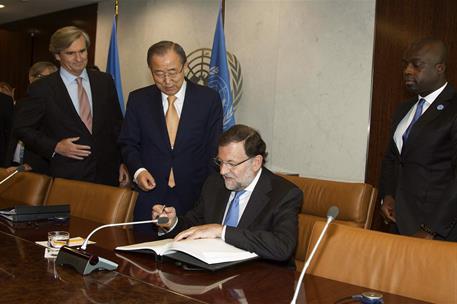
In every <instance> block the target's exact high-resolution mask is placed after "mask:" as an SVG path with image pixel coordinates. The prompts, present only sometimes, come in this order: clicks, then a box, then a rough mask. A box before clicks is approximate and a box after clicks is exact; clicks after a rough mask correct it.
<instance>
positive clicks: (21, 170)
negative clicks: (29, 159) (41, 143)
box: [0, 165, 25, 185]
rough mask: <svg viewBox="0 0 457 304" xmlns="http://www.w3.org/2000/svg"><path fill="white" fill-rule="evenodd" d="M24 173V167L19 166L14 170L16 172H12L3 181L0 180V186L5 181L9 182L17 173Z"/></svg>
mask: <svg viewBox="0 0 457 304" xmlns="http://www.w3.org/2000/svg"><path fill="white" fill-rule="evenodd" d="M24 171H25V166H24V165H20V166H18V167H17V168H16V170H14V171H13V173H11V174H10V175H8V176H7V177H5V178H4V179H2V181H1V182H0V185H1V184H3V183H4V182H6V181H7V180H9V179H10V178H12V177H13V176H14V175H15V174H16V173H18V172H24Z"/></svg>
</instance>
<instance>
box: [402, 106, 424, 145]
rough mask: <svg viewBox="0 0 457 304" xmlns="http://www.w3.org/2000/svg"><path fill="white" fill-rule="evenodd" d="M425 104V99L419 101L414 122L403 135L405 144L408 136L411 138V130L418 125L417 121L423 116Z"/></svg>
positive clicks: (412, 121)
mask: <svg viewBox="0 0 457 304" xmlns="http://www.w3.org/2000/svg"><path fill="white" fill-rule="evenodd" d="M424 103H425V99H424V98H421V99H420V100H419V103H418V104H417V107H416V112H415V113H414V117H413V120H411V123H410V124H409V126H408V128H407V129H406V131H405V133H403V136H402V138H403V143H405V142H406V140H407V139H408V136H409V132H411V129H412V127H413V125H414V124H415V123H416V121H417V120H418V119H419V117H421V115H422V109H423V108H424Z"/></svg>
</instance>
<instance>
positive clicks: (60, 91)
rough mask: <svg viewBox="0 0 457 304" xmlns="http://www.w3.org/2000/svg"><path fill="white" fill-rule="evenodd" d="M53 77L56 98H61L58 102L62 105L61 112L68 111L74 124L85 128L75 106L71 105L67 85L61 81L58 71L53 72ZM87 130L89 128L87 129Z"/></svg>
mask: <svg viewBox="0 0 457 304" xmlns="http://www.w3.org/2000/svg"><path fill="white" fill-rule="evenodd" d="M53 75H54V77H55V84H56V87H55V91H56V98H59V99H61V101H57V102H59V104H60V105H61V106H62V113H68V115H70V116H71V118H70V119H71V120H72V121H74V122H75V123H76V124H78V126H79V127H81V128H84V129H85V130H87V128H86V125H85V124H84V123H83V121H82V120H81V117H80V116H79V114H78V112H77V111H76V109H75V106H74V105H73V102H72V101H71V97H70V94H68V90H67V87H66V86H65V83H64V82H63V80H62V78H61V77H60V73H59V72H55V73H54V74H53ZM87 132H89V130H87Z"/></svg>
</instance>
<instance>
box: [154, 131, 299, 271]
mask: <svg viewBox="0 0 457 304" xmlns="http://www.w3.org/2000/svg"><path fill="white" fill-rule="evenodd" d="M266 157H267V152H266V145H265V142H264V141H263V140H262V138H261V137H260V134H259V133H258V132H257V131H255V130H253V129H252V128H250V127H247V126H244V125H235V126H233V127H232V128H230V129H229V130H227V131H226V132H224V134H222V136H221V138H220V139H219V149H218V156H217V158H216V163H217V164H218V165H219V168H220V174H214V175H211V176H210V177H208V179H207V180H206V182H205V184H204V186H203V189H202V193H201V195H200V199H199V201H198V203H197V205H196V206H195V207H194V209H192V210H191V211H189V212H188V213H187V214H186V215H185V216H180V217H176V212H175V209H174V208H173V207H166V208H163V205H155V206H154V207H153V210H152V217H153V218H157V217H158V216H164V215H166V216H167V217H168V218H169V221H168V223H167V224H165V225H162V228H164V229H166V230H168V232H167V233H166V236H167V237H171V236H174V235H176V234H177V233H178V232H180V233H179V234H178V235H177V236H176V237H175V240H181V239H198V238H221V239H223V240H224V241H225V242H226V243H228V244H231V245H233V246H236V247H239V248H242V249H245V250H247V251H250V252H255V253H256V254H257V255H259V256H260V257H262V258H265V259H270V260H276V261H287V262H288V263H289V265H291V266H292V265H295V263H294V256H293V255H294V253H295V247H296V245H297V234H298V212H299V210H300V208H301V205H302V201H303V193H302V192H301V190H300V189H298V188H297V187H296V186H295V185H294V184H292V183H290V182H289V181H286V180H285V179H284V178H282V177H280V176H277V175H275V174H273V173H272V172H271V171H269V170H268V169H266V168H265V167H263V165H264V163H265V161H266ZM184 229H187V230H184ZM183 230H184V231H183Z"/></svg>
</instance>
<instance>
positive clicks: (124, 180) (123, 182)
mask: <svg viewBox="0 0 457 304" xmlns="http://www.w3.org/2000/svg"><path fill="white" fill-rule="evenodd" d="M129 184H130V177H129V172H128V170H127V166H126V165H124V164H121V165H120V167H119V187H127V186H128V185H129Z"/></svg>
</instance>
